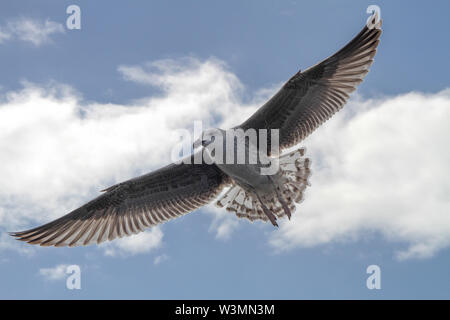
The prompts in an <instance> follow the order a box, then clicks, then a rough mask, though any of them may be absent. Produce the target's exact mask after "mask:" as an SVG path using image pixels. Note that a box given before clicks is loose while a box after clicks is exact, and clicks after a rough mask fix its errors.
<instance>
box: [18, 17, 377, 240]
mask: <svg viewBox="0 0 450 320" xmlns="http://www.w3.org/2000/svg"><path fill="white" fill-rule="evenodd" d="M377 19H378V17H377V16H376V15H375V16H373V20H372V19H371V21H372V25H371V27H370V28H369V27H367V26H365V27H364V28H363V30H362V31H361V32H360V33H359V34H358V35H357V36H356V37H355V38H354V39H353V40H352V41H350V42H349V43H348V44H347V45H346V46H344V47H343V48H342V49H341V50H339V51H338V52H336V53H335V54H334V55H332V56H330V57H329V58H327V59H325V60H323V61H322V62H320V63H318V64H316V65H315V66H313V67H311V68H309V69H307V70H305V71H304V72H300V71H299V72H298V73H296V74H295V75H294V76H293V77H292V78H291V79H290V80H289V81H287V82H286V83H285V84H284V85H283V87H282V88H281V89H280V90H279V91H278V92H277V93H276V94H275V95H274V96H273V97H272V98H271V99H270V100H269V101H268V102H267V103H266V104H264V105H263V106H262V107H261V108H260V109H259V110H257V112H256V113H255V114H253V115H252V116H251V117H250V118H249V119H247V120H246V121H245V122H243V123H242V124H241V125H239V126H237V127H236V128H238V129H242V130H248V129H255V130H260V129H265V130H271V129H277V130H279V138H280V139H279V147H280V148H279V149H280V151H281V152H282V151H283V150H286V149H288V148H290V147H293V146H295V145H297V144H298V143H300V142H301V141H302V140H303V139H304V138H305V137H306V136H308V135H309V134H310V133H312V132H313V131H314V130H315V129H316V128H317V127H319V126H320V125H321V124H322V123H323V122H325V121H326V120H328V119H329V118H330V117H331V116H332V115H333V114H334V113H336V112H337V111H339V110H340V109H341V108H342V107H343V105H344V104H345V102H346V101H347V99H348V98H349V95H350V93H351V92H353V91H354V90H355V88H356V86H357V85H358V84H359V83H360V82H362V80H363V78H364V76H365V75H366V74H367V73H368V71H369V67H370V65H371V64H372V62H373V57H374V56H375V53H376V49H377V46H378V43H379V40H378V39H379V37H380V35H381V21H376V20H377ZM268 142H269V145H268V146H267V150H271V144H272V141H270V140H269V141H268ZM257 145H258V146H259V145H260V142H259V141H258V143H257ZM204 148H207V147H206V146H204ZM200 152H202V151H200ZM209 156H211V157H213V155H212V154H209ZM194 158H195V155H192V156H191V160H192V161H190V162H188V163H186V162H185V163H182V164H171V165H168V166H166V167H164V168H161V169H159V170H156V171H154V172H151V173H148V174H146V175H143V176H141V177H137V178H134V179H131V180H128V181H125V182H122V183H119V184H116V185H114V186H112V187H110V188H108V189H106V190H104V193H103V194H101V195H100V196H98V197H97V198H95V199H94V200H92V201H90V202H88V203H87V204H85V205H83V206H82V207H80V208H78V209H76V210H74V211H72V212H70V213H68V214H66V215H65V216H63V217H61V218H59V219H57V220H55V221H52V222H50V223H47V224H45V225H43V226H40V227H37V228H34V229H31V230H27V231H22V232H16V233H12V235H13V236H15V237H17V238H18V239H19V240H22V241H26V242H28V243H31V244H40V245H45V246H66V245H68V246H76V245H87V244H90V243H93V242H96V243H100V242H103V241H105V240H113V239H115V238H117V237H122V236H125V235H131V234H135V233H138V232H141V231H143V230H144V229H145V228H148V227H151V226H154V225H157V224H160V223H163V222H165V221H168V220H170V219H172V218H176V217H178V216H181V215H184V214H186V213H189V212H191V211H193V210H195V209H197V208H200V207H202V206H203V205H205V204H208V203H210V202H211V201H213V200H214V199H216V198H217V197H218V196H219V195H220V194H221V193H222V191H225V190H227V191H226V193H222V195H221V197H220V198H219V199H218V200H217V205H219V206H221V207H225V208H226V209H227V210H229V211H231V212H234V213H235V214H236V215H237V216H238V217H244V218H247V219H249V220H252V221H253V220H262V221H267V220H270V221H271V222H272V224H274V225H277V223H276V220H277V218H281V217H283V216H285V215H287V216H288V217H290V216H291V214H292V213H293V212H294V210H295V208H296V207H295V203H299V202H300V201H301V200H302V199H303V192H304V190H305V188H306V187H307V185H308V182H307V180H308V177H309V174H310V169H309V163H310V161H309V159H308V158H305V157H304V149H297V150H295V151H293V152H291V153H287V154H283V153H282V154H281V156H280V157H275V158H276V160H277V161H279V170H278V171H277V172H276V173H275V174H272V175H262V174H261V168H262V167H263V166H262V165H261V164H259V163H256V164H249V163H246V164H220V163H219V162H217V161H215V163H212V164H206V163H201V164H196V163H195V161H194Z"/></svg>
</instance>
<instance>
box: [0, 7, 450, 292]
mask: <svg viewBox="0 0 450 320" xmlns="http://www.w3.org/2000/svg"><path fill="white" fill-rule="evenodd" d="M71 4H76V5H79V6H80V8H81V24H82V25H81V30H68V29H67V28H66V27H65V21H66V18H67V16H68V15H67V14H66V13H65V11H66V8H67V6H69V5H71ZM370 4H377V5H379V6H380V8H381V15H382V18H383V35H382V39H381V43H380V46H379V51H378V53H377V55H376V57H375V62H374V64H373V66H372V68H371V71H370V72H369V74H368V76H367V77H366V79H365V81H364V82H363V83H362V84H361V85H360V87H359V88H358V91H357V95H356V96H355V97H354V99H352V101H351V102H350V103H349V106H348V108H344V109H345V111H344V112H343V113H342V115H339V116H338V117H337V118H336V119H333V120H330V121H329V122H327V123H326V124H325V126H326V127H327V128H324V129H323V130H322V129H321V130H318V131H317V132H315V133H314V134H313V136H314V137H311V139H310V140H308V141H306V144H307V146H308V150H310V151H311V153H310V156H311V158H312V162H313V164H314V163H316V165H317V167H315V171H314V173H313V176H316V177H317V178H315V179H317V180H313V183H312V186H311V188H310V189H308V193H307V196H306V197H307V199H306V200H305V202H304V203H302V204H301V205H300V206H299V207H298V208H299V209H300V210H302V209H301V208H304V210H305V211H304V212H305V216H299V218H297V220H295V221H292V222H286V223H285V224H284V225H282V226H281V228H280V229H279V230H276V229H274V228H272V227H271V226H270V225H263V224H260V223H257V224H251V223H248V222H247V221H238V220H237V218H236V217H230V216H229V215H230V214H228V213H226V214H224V213H221V212H218V211H219V210H217V209H209V208H206V209H202V210H199V211H196V212H194V213H191V214H188V215H186V216H185V217H183V218H181V219H179V220H177V221H172V222H169V223H167V224H165V225H163V226H161V227H160V228H159V229H156V230H157V231H151V232H149V233H147V234H146V237H145V238H142V239H143V241H147V240H148V241H149V243H150V242H151V243H150V244H148V245H145V244H144V245H143V244H142V243H141V242H122V244H121V245H116V244H112V245H109V246H107V247H101V248H98V247H95V246H91V247H82V248H71V249H68V248H63V249H60V248H58V249H56V248H31V247H30V246H29V245H25V244H21V243H18V242H14V241H12V240H9V239H7V237H6V236H4V237H1V238H0V240H1V241H0V298H3V299H14V298H19V299H21V298H32V299H47V298H62V299H66V298H69V299H82V298H87V299H90V298H124V299H129V298H137V299H141V298H150V299H177V298H181V299H183V298H186V299H188V298H191V299H196V298H204V299H220V298H223V299H239V298H243V299H244V298H246V299H251V298H255V299H257V298H263V299H272V298H273V299H307V298H313V299H316V298H326V299H329V298H338V299H345V298H362V299H379V298H387V299H390V298H447V299H448V298H450V273H449V266H450V251H449V246H450V240H449V239H450V230H449V228H448V227H447V226H448V225H449V224H448V223H449V222H450V220H449V218H448V213H450V211H448V209H449V208H450V193H449V192H448V191H449V190H450V185H448V182H447V181H450V179H448V178H449V172H450V170H449V168H448V166H446V165H445V164H446V163H448V162H447V160H449V159H450V155H449V154H448V152H445V149H446V146H448V144H446V142H449V141H448V138H446V136H447V137H448V135H444V134H443V133H449V131H448V130H447V129H446V127H449V126H448V121H449V120H448V118H446V116H447V115H448V114H449V113H448V110H449V108H450V105H449V101H450V98H449V93H448V90H447V91H445V90H446V89H447V88H449V80H450V79H449V75H448V72H447V69H448V56H449V53H450V43H449V41H446V37H445V34H446V32H447V31H448V30H449V28H450V22H449V19H448V12H449V10H450V4H449V3H448V1H434V2H432V4H430V3H427V2H425V1H395V2H393V1H377V2H375V3H374V2H371V1H339V2H337V1H316V2H312V1H311V2H302V1H135V2H133V5H130V4H128V3H125V2H121V3H118V2H109V1H95V2H94V1H40V2H39V4H36V2H35V1H22V0H20V1H14V2H8V3H5V2H4V3H2V4H1V5H0V32H1V31H3V32H5V33H8V34H9V35H10V38H9V39H4V40H1V39H2V38H1V33H0V69H1V70H2V72H1V76H0V95H1V98H0V114H3V115H4V116H5V118H4V119H6V116H8V117H9V116H10V115H11V114H16V116H17V123H19V122H20V124H21V125H20V126H19V125H17V126H15V123H16V122H14V121H9V122H6V121H4V122H2V120H1V119H0V123H1V124H2V126H3V127H2V126H0V144H1V145H2V148H3V150H2V151H1V153H2V156H1V157H2V158H1V159H2V162H3V163H2V165H3V166H4V167H5V168H6V169H2V171H0V172H1V175H2V176H4V177H5V176H6V179H5V180H4V182H3V183H0V200H1V202H2V204H0V231H1V232H2V234H4V233H5V232H6V231H11V230H12V228H14V230H16V229H24V228H27V227H31V226H34V225H36V224H38V223H43V222H46V221H48V220H49V219H51V218H55V217H58V216H60V215H62V214H64V213H66V212H67V210H68V209H70V208H72V209H73V208H75V207H76V206H78V205H81V204H82V203H83V202H84V201H86V200H89V199H90V198H92V197H94V196H95V195H96V194H97V190H100V189H102V188H103V187H105V186H108V185H111V184H113V183H115V182H119V181H120V180H124V179H127V178H131V177H133V176H135V175H137V174H139V173H144V172H147V171H149V170H153V169H156V168H157V167H158V166H160V165H163V164H164V163H167V162H168V159H169V157H168V154H169V152H170V149H161V150H158V151H159V152H160V153H161V154H160V155H154V154H152V153H151V152H150V149H149V147H148V146H149V145H151V143H153V144H154V143H155V142H154V140H155V138H154V137H155V136H156V137H157V139H158V141H157V142H159V141H162V140H161V139H162V138H160V136H159V135H158V133H157V131H158V130H159V129H161V130H166V131H167V130H169V129H174V128H175V127H176V126H177V125H178V124H180V127H186V126H187V127H188V128H191V127H190V126H191V123H192V121H191V120H192V119H191V118H189V116H188V115H189V114H190V113H196V112H197V113H198V112H200V111H202V110H203V111H204V110H206V113H211V114H212V113H213V112H215V113H214V114H213V116H211V117H206V116H205V117H206V118H205V119H203V118H202V119H203V120H205V121H206V122H208V121H209V122H212V123H220V124H229V123H232V122H233V121H234V120H235V119H236V121H237V120H239V119H242V120H244V119H245V115H247V114H250V113H251V112H250V111H252V110H254V109H255V108H256V107H257V106H258V105H260V104H261V103H262V102H264V100H265V99H267V98H268V97H269V96H270V94H271V93H273V92H274V90H275V89H276V88H277V87H278V86H279V85H280V84H281V83H282V82H283V81H285V80H287V79H288V78H289V77H290V76H291V75H292V74H294V73H295V72H297V71H298V69H302V70H304V69H306V68H307V67H309V66H311V65H313V64H315V63H316V62H318V61H320V60H322V59H323V58H325V57H327V56H328V55H330V54H332V53H334V52H335V51H336V50H337V49H339V48H340V47H341V46H342V45H343V44H345V43H346V42H347V41H349V40H350V39H351V38H352V37H353V36H354V35H355V34H356V33H357V32H359V30H360V29H361V27H362V26H363V25H364V23H365V21H366V19H367V16H368V15H367V14H366V8H367V6H368V5H370ZM46 20H48V21H51V22H52V23H54V25H53V26H55V27H54V29H52V30H53V31H52V32H50V33H49V34H48V35H47V36H43V37H44V38H42V42H41V43H39V44H35V43H33V42H32V41H30V40H27V39H26V38H25V37H23V32H26V31H27V30H23V29H20V28H19V27H17V25H18V24H17V21H19V22H20V21H21V22H22V23H23V22H24V21H34V22H35V23H36V26H37V27H39V26H41V27H42V28H44V23H45V21H46ZM58 24H61V26H62V27H61V28H59V27H57V26H58ZM21 32H22V33H21ZM33 36H36V37H37V35H35V34H34V35H33ZM41 36H42V34H41ZM140 76H141V77H140ZM142 76H143V77H142ZM196 80H198V81H196ZM197 82H198V83H197ZM205 95H206V97H205ZM36 97H38V98H39V99H36ZM60 102H62V103H61V104H62V105H64V107H61V108H60V109H58V108H57V109H51V108H50V107H49V109H48V110H47V109H46V106H48V105H51V104H52V103H53V104H55V105H57V104H58V103H60ZM2 108H3V110H6V111H8V112H9V113H8V114H7V113H6V111H5V113H1V111H2ZM27 108H28V109H27ZM408 108H409V109H408ZM427 108H428V109H429V110H430V111H429V112H428V111H427V110H426V109H427ZM42 110H44V111H42ZM65 110H68V111H67V112H68V113H65V112H66V111H65ZM74 110H75V111H77V112H80V114H83V112H86V114H87V116H85V118H84V117H83V116H79V117H78V116H74V115H73V114H72V113H71V112H74ZM117 110H118V111H117ZM217 110H219V111H217ZM220 110H221V111H220ZM391 110H392V112H391ZM15 111H17V112H16V113H14V112H15ZM363 111H364V112H363ZM130 112H135V114H136V115H137V117H139V118H140V119H143V120H139V121H140V122H138V123H136V125H135V126H134V123H135V122H134V121H136V119H135V118H130V119H129V118H127V114H129V113H130ZM69 113H70V114H71V115H68V114H69ZM177 113H179V115H178V117H179V118H175V120H176V121H174V122H175V124H166V122H170V119H172V118H170V117H177ZM355 114H356V116H355ZM33 115H34V116H36V117H37V118H35V117H33ZM183 115H184V116H186V117H187V118H186V119H182V116H183ZM11 117H12V116H11ZM395 117H398V123H399V128H401V129H399V130H398V131H396V130H395V128H396V127H395V126H394V125H393V120H396V118H395ZM28 118H29V120H27V119H28ZM152 118H155V119H156V120H155V119H152ZM194 118H195V117H194ZM8 119H14V118H8ZM24 119H25V120H26V121H25V120H24ZM36 119H38V120H36ZM49 119H50V120H49ZM52 119H53V120H52ZM85 119H87V120H86V122H83V121H84V120H85ZM98 119H100V120H98ZM111 119H113V120H111ZM133 119H134V120H133ZM349 119H350V120H349ZM96 120H98V122H96ZM147 120H148V122H146V121H147ZM52 121H53V122H52ZM61 121H62V122H61ZM183 121H184V122H183ZM58 123H62V125H61V126H65V127H64V128H60V127H59V126H58V125H57V124H58ZM77 123H81V125H79V126H78V125H77ZM347 123H351V125H350V126H347ZM422 125H423V127H422ZM100 126H101V127H102V128H103V127H105V128H107V129H108V128H109V130H112V131H110V132H109V133H108V134H106V133H105V132H104V131H102V129H101V128H100ZM160 126H161V127H160ZM67 127H70V128H71V130H68V131H65V129H66V128H67ZM17 128H21V131H20V132H21V135H8V134H10V132H15V131H14V130H15V129H17ZM354 128H360V129H361V128H362V130H359V131H357V130H355V129H354ZM423 128H427V129H428V130H427V131H425V130H424V131H423V132H422V130H423ZM340 129H342V130H340ZM379 129H381V130H379ZM384 129H386V130H384ZM8 130H10V131H8ZM445 130H447V131H445ZM166 131H164V132H166ZM73 132H78V133H80V134H81V135H78V136H77V135H72V134H73ZM422 133H423V134H422ZM111 135H112V136H114V139H116V140H115V142H116V144H113V143H112V142H114V141H110V140H108V137H109V136H111ZM358 135H361V136H365V137H368V138H367V139H369V140H364V141H359V140H357V138H358V137H357V136H358ZM35 136H42V137H43V139H44V140H41V141H44V142H45V141H47V142H49V143H43V144H42V145H36V142H37V141H39V140H33V137H35ZM73 137H79V139H78V140H74V139H73ZM138 137H140V138H139V139H141V140H137V139H138ZM152 137H153V138H152ZM46 139H47V140H46ZM129 139H134V140H133V141H134V142H130V140H129ZM333 139H336V140H333ZM135 141H139V144H137V142H135ZM152 141H153V142H152ZM167 141H169V142H170V143H171V141H173V139H172V138H171V139H169V138H168V140H167ZM169 142H168V143H169ZM381 142H382V143H383V145H385V146H386V147H385V150H386V152H385V153H381V152H380V151H379V150H382V148H381V147H379V146H378V144H380V143H381ZM90 143H91V144H90ZM110 144H111V145H110ZM85 145H88V146H89V147H84V146H85ZM106 145H107V146H108V147H106ZM367 145H368V146H369V147H370V148H369V149H364V148H360V147H361V146H367ZM339 147H342V148H339ZM343 150H346V151H348V154H349V155H351V158H348V157H350V156H348V157H347V156H346V155H343V152H342V151H343ZM356 150H358V152H356ZM390 151H392V154H390V153H389V152H390ZM83 152H84V153H83ZM105 152H106V153H107V154H105ZM108 152H110V154H108ZM327 152H329V153H330V154H331V156H328V155H327ZM370 152H373V153H370ZM46 154H51V155H52V158H51V159H52V161H51V162H46V161H45V159H47V158H46V156H45V155H46ZM364 157H367V159H369V158H370V162H369V161H368V160H367V159H366V158H364ZM360 158H361V159H362V160H361V161H360V162H358V161H359V160H358V159H360ZM354 159H356V160H354ZM418 159H420V160H422V161H418ZM335 160H336V161H337V162H339V161H342V162H343V167H345V168H347V167H349V166H350V164H356V168H355V170H361V169H362V166H361V164H367V166H368V170H371V169H373V170H378V169H380V168H381V169H383V168H385V169H386V171H385V173H386V176H388V177H385V176H384V175H383V174H382V175H380V177H379V180H380V181H382V182H383V183H384V184H380V185H378V184H377V181H375V180H377V179H373V178H367V174H366V173H365V172H359V171H358V174H357V175H355V176H352V178H353V179H349V184H350V183H352V182H354V181H356V186H358V187H361V193H362V194H363V193H365V191H366V189H364V184H366V185H370V186H371V188H372V187H373V189H371V188H368V189H367V191H368V195H367V196H365V197H363V196H353V197H350V198H349V197H348V194H347V192H349V191H348V190H354V189H352V188H354V186H351V185H350V187H349V186H348V185H347V184H345V185H344V184H342V177H343V176H345V173H346V171H342V172H337V171H336V170H339V167H337V169H336V170H334V171H330V172H332V173H330V172H329V171H327V170H328V169H330V168H334V167H333V165H335V163H336V161H335ZM363 160H364V161H363ZM353 161H354V162H353ZM416 161H417V162H416ZM17 163H19V164H24V165H25V167H23V166H19V165H17V166H16V167H15V164H17ZM5 164H6V165H5ZM370 166H373V167H370ZM408 166H411V167H408ZM419 166H420V168H419ZM404 168H411V169H410V170H408V171H406V169H404ZM13 169H15V171H14V172H13ZM391 169H392V170H391ZM6 170H10V171H6ZM52 170H53V171H52ZM402 170H403V171H402ZM51 172H55V174H54V175H51V174H50V173H51ZM378 173H379V171H374V174H373V175H372V176H374V175H375V176H376V175H377V174H378ZM48 175H51V178H48ZM410 176H411V177H412V178H410ZM44 178H45V179H44ZM45 180H50V181H49V184H50V185H46V183H44V181H45ZM5 181H6V182H5ZM417 181H419V182H422V181H423V183H420V184H419V183H418V182H417ZM414 183H416V184H417V185H416V184H414ZM347 187H348V188H347ZM377 187H379V189H377ZM390 188H392V192H390V191H386V190H390ZM321 189H322V191H321ZM381 189H383V190H381ZM399 189H401V192H400V191H398V190H399ZM323 190H325V191H323ZM372 190H375V191H377V190H379V191H380V194H381V196H380V197H379V198H377V195H375V194H372V193H370V191H372ZM397 191H398V194H397V193H396V192H397ZM375 193H376V192H375ZM391 194H393V195H395V197H394V196H391ZM53 195H54V196H53ZM417 195H422V196H423V199H422V198H418V196H417ZM308 198H309V199H310V200H308ZM347 198H349V199H347ZM343 199H345V201H344V200H343ZM384 200H386V201H384ZM321 201H322V202H323V206H320V205H318V204H320V203H321ZM333 210H335V212H336V213H335V215H331V214H330V211H333ZM302 212H303V211H302ZM397 212H398V214H397ZM310 215H311V216H310ZM317 217H323V219H319V218H317ZM340 217H341V218H340ZM322 220H326V221H327V222H323V221H322ZM322 235H323V236H322ZM70 264H77V265H79V266H80V267H81V270H82V289H81V290H68V289H66V286H65V279H66V275H60V274H59V275H56V276H55V277H54V278H51V277H48V276H45V274H46V273H45V272H44V271H42V270H43V269H52V270H56V269H55V268H56V267H57V266H59V265H70ZM369 265H378V266H380V268H381V272H382V289H381V290H368V289H367V287H366V278H367V277H368V274H366V268H367V267H368V266H369Z"/></svg>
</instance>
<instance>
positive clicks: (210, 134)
mask: <svg viewBox="0 0 450 320" xmlns="http://www.w3.org/2000/svg"><path fill="white" fill-rule="evenodd" d="M224 135H225V130H222V129H218V128H211V129H206V130H204V131H203V132H202V134H201V135H200V138H198V139H197V140H196V141H195V142H194V144H193V148H194V149H197V148H198V147H200V146H203V147H207V146H208V145H210V144H211V143H213V142H214V141H216V139H217V137H219V136H220V137H221V138H223V137H224Z"/></svg>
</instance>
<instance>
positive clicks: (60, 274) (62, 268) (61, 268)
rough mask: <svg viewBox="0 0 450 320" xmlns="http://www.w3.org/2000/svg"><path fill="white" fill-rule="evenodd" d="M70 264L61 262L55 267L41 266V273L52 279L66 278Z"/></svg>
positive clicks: (45, 277)
mask: <svg viewBox="0 0 450 320" xmlns="http://www.w3.org/2000/svg"><path fill="white" fill-rule="evenodd" d="M68 266H69V265H67V264H59V265H57V266H55V267H53V268H41V269H39V274H40V275H41V276H42V277H43V278H44V279H45V280H50V281H55V280H61V279H64V278H65V277H66V276H67V274H66V270H67V267H68Z"/></svg>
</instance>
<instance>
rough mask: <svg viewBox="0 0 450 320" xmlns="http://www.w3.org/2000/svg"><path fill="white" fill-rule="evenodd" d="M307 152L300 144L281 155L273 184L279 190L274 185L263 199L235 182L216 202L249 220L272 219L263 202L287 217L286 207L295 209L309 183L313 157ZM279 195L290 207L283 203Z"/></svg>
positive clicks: (291, 210) (292, 211)
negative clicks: (278, 177)
mask: <svg viewBox="0 0 450 320" xmlns="http://www.w3.org/2000/svg"><path fill="white" fill-rule="evenodd" d="M304 154H305V149H304V148H301V149H298V150H295V151H293V152H291V153H288V154H286V155H282V156H281V157H280V159H279V164H280V173H281V178H280V179H279V182H278V184H277V185H275V186H274V187H276V188H278V190H275V189H274V192H273V193H271V194H269V195H264V196H261V201H260V200H259V199H258V197H257V196H256V195H254V194H253V193H251V192H248V191H245V190H244V189H242V188H241V187H240V186H238V185H234V186H233V187H231V188H230V189H229V190H228V191H227V192H226V193H225V194H223V195H222V196H221V197H220V198H219V199H218V200H217V202H216V205H217V206H218V207H221V208H223V207H225V208H226V210H227V211H231V212H234V213H235V214H236V215H237V216H238V217H239V218H246V219H248V220H250V221H255V220H263V221H268V220H269V217H268V216H267V214H266V213H264V208H263V206H262V203H261V202H263V203H264V205H265V206H266V207H267V208H268V209H269V210H270V212H271V213H273V214H274V215H275V217H276V218H282V217H284V216H285V215H286V209H289V211H290V212H291V213H294V212H295V203H300V202H301V201H302V200H303V194H304V191H305V189H306V187H307V186H308V185H309V183H308V178H309V176H310V174H311V170H310V161H309V159H308V158H304ZM277 191H278V194H277ZM280 196H281V197H282V198H283V199H282V200H284V202H285V205H286V206H287V208H286V207H283V203H282V202H283V201H280V199H279V198H280ZM272 223H273V222H272Z"/></svg>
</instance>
